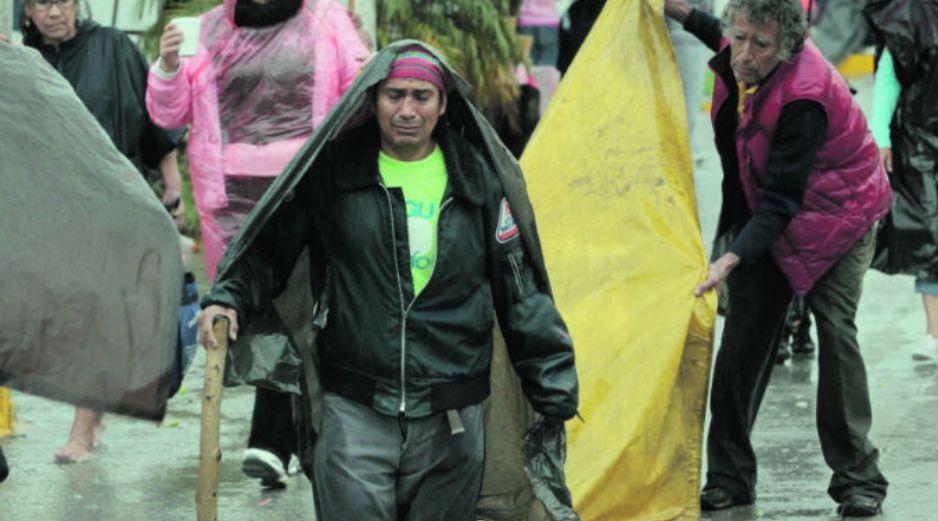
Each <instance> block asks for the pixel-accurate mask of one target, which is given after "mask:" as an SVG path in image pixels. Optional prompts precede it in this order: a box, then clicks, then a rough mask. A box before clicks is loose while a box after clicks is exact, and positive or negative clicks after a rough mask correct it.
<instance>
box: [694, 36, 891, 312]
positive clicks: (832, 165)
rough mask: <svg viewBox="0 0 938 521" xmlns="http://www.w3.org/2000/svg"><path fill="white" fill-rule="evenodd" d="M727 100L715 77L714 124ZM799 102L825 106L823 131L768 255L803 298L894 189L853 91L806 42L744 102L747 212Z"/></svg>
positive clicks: (740, 146) (740, 139)
mask: <svg viewBox="0 0 938 521" xmlns="http://www.w3.org/2000/svg"><path fill="white" fill-rule="evenodd" d="M725 45H726V42H724V47H725ZM727 97H728V91H727V86H726V85H725V84H724V83H723V81H722V79H721V78H719V75H717V80H716V83H715V85H714V92H713V108H712V112H711V117H712V118H713V120H714V121H715V120H716V114H717V112H718V111H719V109H720V106H721V105H722V104H723V103H725V102H726V100H727ZM797 100H812V101H816V102H818V103H819V104H820V105H821V106H822V107H824V110H825V112H826V113H827V133H826V135H825V138H824V143H823V145H821V148H820V150H818V152H817V156H816V157H815V159H814V164H813V165H812V167H811V172H810V174H809V175H808V185H807V190H806V192H805V195H804V200H803V202H802V205H801V211H800V212H798V214H797V215H795V217H794V219H792V221H791V223H790V224H789V225H788V227H787V228H786V229H785V232H784V233H783V234H782V236H781V237H780V238H779V239H778V240H777V241H776V242H775V243H774V244H773V245H772V248H771V253H772V256H773V257H774V258H775V260H776V262H778V265H779V267H780V268H781V270H782V272H783V273H784V274H785V276H786V277H787V278H788V281H789V282H790V283H791V286H792V289H793V290H794V291H795V293H796V294H798V295H802V296H803V295H805V294H807V293H808V292H809V291H811V288H812V287H813V286H814V284H815V283H816V282H817V281H818V279H820V278H821V276H823V275H824V273H826V272H827V270H828V269H830V268H831V266H833V265H834V264H835V263H836V262H837V261H838V260H840V258H841V257H842V256H843V255H844V254H845V253H847V251H849V250H850V248H851V247H853V245H854V244H855V243H856V242H857V241H858V240H859V239H860V238H861V237H863V235H864V234H865V233H866V232H867V231H868V230H869V229H870V227H871V226H872V225H873V223H874V222H876V221H877V220H878V219H880V218H881V217H883V216H884V215H885V214H886V213H887V212H888V211H889V208H890V206H891V204H892V191H891V189H890V187H889V179H888V178H887V176H886V171H885V170H884V169H883V167H882V164H881V163H880V161H879V149H878V148H877V147H876V144H875V142H874V141H873V136H872V135H871V134H870V131H869V128H868V127H867V124H866V118H865V117H864V115H863V113H862V111H861V110H860V107H859V106H858V105H857V104H856V102H855V101H854V99H853V95H852V94H851V93H850V89H849V88H848V87H847V84H846V83H845V82H844V81H843V79H842V78H841V77H840V74H839V73H838V72H837V71H836V70H835V69H834V68H833V67H832V66H831V64H830V63H829V62H827V60H825V59H824V58H823V57H822V56H821V53H820V52H818V50H817V48H816V47H815V46H814V45H813V44H812V43H811V42H806V43H805V46H804V49H803V50H802V51H801V52H800V53H798V54H797V55H795V56H794V57H792V59H791V60H790V61H788V62H783V63H782V64H781V65H779V66H778V69H777V70H776V71H775V73H774V74H773V75H772V76H771V77H770V78H769V79H768V80H766V82H765V83H763V85H762V86H761V87H759V90H758V91H756V93H755V94H754V95H752V96H750V97H749V98H748V99H747V100H746V105H745V108H744V111H743V115H742V117H741V118H740V121H739V126H738V128H737V131H736V153H737V157H738V158H739V175H740V179H741V182H742V186H743V190H744V191H745V193H746V200H747V202H748V203H749V208H750V210H752V211H755V210H756V209H757V208H758V207H759V201H760V200H761V198H762V186H764V184H765V176H766V167H767V165H768V160H769V151H770V149H771V143H772V138H773V137H774V135H775V130H776V125H777V123H778V119H779V116H780V115H781V113H782V108H783V107H784V106H785V105H787V104H788V103H791V102H793V101H797Z"/></svg>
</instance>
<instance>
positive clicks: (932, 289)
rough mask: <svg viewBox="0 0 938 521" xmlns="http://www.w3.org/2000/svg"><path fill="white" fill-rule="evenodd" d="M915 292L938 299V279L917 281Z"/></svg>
mask: <svg viewBox="0 0 938 521" xmlns="http://www.w3.org/2000/svg"><path fill="white" fill-rule="evenodd" d="M915 292H916V293H921V294H923V295H931V296H932V297H938V279H923V278H916V279H915Z"/></svg>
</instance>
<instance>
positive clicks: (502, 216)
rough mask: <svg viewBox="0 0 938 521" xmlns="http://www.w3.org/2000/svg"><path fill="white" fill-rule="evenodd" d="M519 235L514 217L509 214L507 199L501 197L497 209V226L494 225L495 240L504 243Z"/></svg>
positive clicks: (509, 208)
mask: <svg viewBox="0 0 938 521" xmlns="http://www.w3.org/2000/svg"><path fill="white" fill-rule="evenodd" d="M518 235H520V231H519V230H518V225H517V224H516V223H515V218H514V217H512V215H511V207H510V206H508V199H505V198H504V197H502V203H501V205H500V208H499V210H498V226H496V227H495V240H496V241H498V242H500V243H502V244H504V243H506V242H508V241H510V240H512V239H514V238H515V237H517V236H518Z"/></svg>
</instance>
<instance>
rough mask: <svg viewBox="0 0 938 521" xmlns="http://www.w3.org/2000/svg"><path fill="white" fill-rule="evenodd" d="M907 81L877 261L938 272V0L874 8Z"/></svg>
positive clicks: (895, 128)
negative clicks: (890, 196)
mask: <svg viewBox="0 0 938 521" xmlns="http://www.w3.org/2000/svg"><path fill="white" fill-rule="evenodd" d="M866 12H867V15H868V16H869V18H870V21H871V22H872V24H873V27H874V30H875V32H876V33H877V36H878V38H879V39H880V41H881V42H882V43H883V44H885V46H886V47H887V48H888V49H889V52H890V54H892V56H893V63H894V64H895V68H896V78H897V79H898V80H899V84H900V86H901V90H900V94H899V102H898V105H897V106H896V111H895V113H894V115H893V118H892V123H891V125H890V134H891V138H892V150H893V173H892V174H891V175H890V176H889V180H890V183H891V184H892V191H893V193H894V199H893V205H892V210H891V211H890V213H889V214H888V215H887V216H886V218H885V220H884V223H883V226H882V227H881V228H880V231H879V235H878V237H877V242H876V250H877V251H876V257H875V258H874V259H873V267H874V268H876V269H878V270H880V271H883V272H885V273H905V274H909V275H914V276H917V277H922V278H927V279H936V278H938V0H916V1H909V0H891V1H876V2H873V3H871V4H869V5H868V6H867V8H866Z"/></svg>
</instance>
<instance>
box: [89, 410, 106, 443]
mask: <svg viewBox="0 0 938 521" xmlns="http://www.w3.org/2000/svg"><path fill="white" fill-rule="evenodd" d="M105 429H107V423H105V421H104V413H98V422H97V424H96V425H95V426H94V437H93V439H92V440H91V448H92V449H97V448H98V447H100V446H101V438H103V437H104V431H105Z"/></svg>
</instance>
